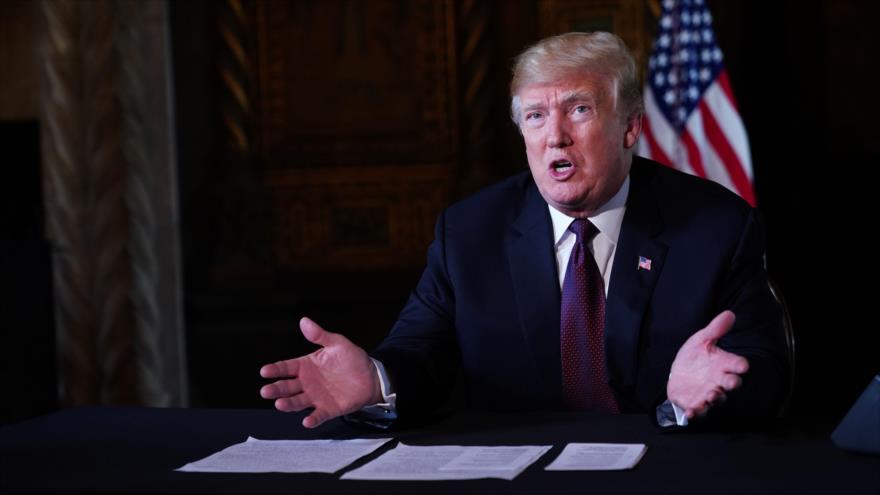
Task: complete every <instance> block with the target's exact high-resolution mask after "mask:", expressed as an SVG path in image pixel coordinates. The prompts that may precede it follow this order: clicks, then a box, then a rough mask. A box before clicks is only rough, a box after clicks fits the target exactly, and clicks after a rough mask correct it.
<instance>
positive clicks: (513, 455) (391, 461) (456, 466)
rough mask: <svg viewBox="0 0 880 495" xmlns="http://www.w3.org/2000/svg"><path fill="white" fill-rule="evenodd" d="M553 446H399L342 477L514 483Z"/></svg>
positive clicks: (351, 478) (352, 478) (350, 478)
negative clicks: (481, 480) (507, 481)
mask: <svg viewBox="0 0 880 495" xmlns="http://www.w3.org/2000/svg"><path fill="white" fill-rule="evenodd" d="M550 447H551V446H550V445H520V446H503V447H487V446H478V447H465V446H461V445H439V446H430V447H421V446H412V445H405V444H402V443H401V444H399V445H398V446H397V447H396V448H394V449H392V450H389V451H388V452H385V453H384V454H382V455H381V456H379V457H378V458H376V459H373V461H371V462H369V463H367V464H365V465H363V466H361V467H359V468H357V469H355V470H353V471H349V472H347V473H345V474H343V475H342V479H344V480H345V479H349V480H472V479H480V478H501V479H505V480H512V479H513V478H515V477H516V476H517V475H519V474H520V473H521V472H523V470H525V469H526V468H527V467H529V465H531V464H532V463H533V462H535V461H536V460H538V458H539V457H541V456H542V455H544V454H545V453H546V452H547V451H548V450H550Z"/></svg>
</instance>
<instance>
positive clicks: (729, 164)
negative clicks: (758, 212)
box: [700, 101, 755, 205]
mask: <svg viewBox="0 0 880 495" xmlns="http://www.w3.org/2000/svg"><path fill="white" fill-rule="evenodd" d="M700 113H701V114H702V115H703V127H704V128H705V129H706V137H708V138H709V142H710V143H711V144H712V147H713V148H714V149H715V151H716V152H717V153H718V155H719V156H720V157H721V163H722V164H723V165H724V167H725V168H726V169H727V173H728V175H729V176H730V179H731V181H732V182H733V185H734V187H735V188H736V189H735V191H736V192H738V193H739V195H740V196H742V197H743V199H745V200H746V201H748V202H749V204H751V205H754V204H755V198H754V194H753V193H752V184H751V182H750V181H749V178H748V177H746V174H745V172H744V171H743V167H742V164H741V163H740V161H739V158H738V157H737V156H736V153H735V152H734V151H733V148H731V147H730V143H728V142H727V137H726V136H725V134H724V132H722V130H721V128H720V127H719V126H718V122H716V121H715V117H714V116H713V115H712V111H711V110H709V107H708V106H707V105H706V102H705V101H704V102H700Z"/></svg>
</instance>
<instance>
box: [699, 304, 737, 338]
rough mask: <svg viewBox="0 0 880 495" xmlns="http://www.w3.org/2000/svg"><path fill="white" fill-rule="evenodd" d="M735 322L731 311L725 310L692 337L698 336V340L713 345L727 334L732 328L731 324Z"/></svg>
mask: <svg viewBox="0 0 880 495" xmlns="http://www.w3.org/2000/svg"><path fill="white" fill-rule="evenodd" d="M735 321H736V315H734V314H733V311H730V310H725V311H722V312H721V313H719V314H718V316H716V317H715V318H713V319H712V321H711V322H709V324H708V325H706V327H705V328H703V329H702V330H700V331H699V332H697V333H695V334H694V337H697V336H699V338H700V340H703V341H708V342H711V343H713V344H714V343H715V342H716V341H717V340H718V339H720V338H721V337H723V336H724V335H725V334H726V333H727V332H729V331H730V329H731V328H733V323H734V322H735Z"/></svg>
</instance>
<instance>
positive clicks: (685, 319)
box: [373, 157, 788, 419]
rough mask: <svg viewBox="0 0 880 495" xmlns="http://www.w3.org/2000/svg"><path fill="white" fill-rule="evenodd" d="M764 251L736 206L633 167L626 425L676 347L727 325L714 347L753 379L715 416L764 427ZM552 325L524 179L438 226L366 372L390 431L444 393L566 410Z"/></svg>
mask: <svg viewBox="0 0 880 495" xmlns="http://www.w3.org/2000/svg"><path fill="white" fill-rule="evenodd" d="M763 249H764V247H763V237H762V229H761V227H760V225H759V222H758V219H757V213H756V211H755V210H754V209H752V208H751V207H750V206H749V205H748V204H746V203H745V202H744V201H742V200H741V199H740V198H739V197H737V196H736V195H734V194H733V193H731V192H729V191H727V190H726V189H724V188H723V187H721V186H719V185H717V184H714V183H711V182H709V181H705V180H702V179H698V178H695V177H692V176H689V175H686V174H683V173H680V172H676V171H673V170H671V169H668V168H666V167H663V166H662V165H659V164H657V163H655V162H651V161H649V160H646V159H642V158H639V157H636V158H634V160H633V165H632V168H631V171H630V192H629V197H628V199H627V206H626V213H625V215H624V218H623V224H622V226H621V231H620V237H619V239H618V245H617V250H616V253H615V257H614V263H613V267H612V271H611V281H610V287H609V288H608V298H607V303H606V322H605V336H606V355H607V359H606V360H607V365H608V376H609V379H610V382H611V386H612V389H613V390H614V391H615V394H616V395H617V398H618V401H619V403H620V406H621V409H622V411H623V412H639V411H643V412H648V411H653V410H654V409H655V408H656V406H657V405H658V404H660V403H662V402H663V401H664V400H665V399H666V382H667V378H668V375H669V370H670V367H671V364H672V361H673V359H674V358H675V354H676V352H677V351H678V349H679V347H681V345H682V344H683V343H684V342H685V340H686V339H687V338H688V337H689V336H690V335H691V334H693V333H694V332H696V331H697V330H699V329H701V328H703V327H704V326H705V325H707V324H708V323H709V322H710V321H711V320H712V318H713V317H714V316H716V315H717V314H718V313H719V312H721V311H722V310H724V309H731V310H733V311H734V312H735V313H736V315H737V319H736V324H735V326H734V328H733V329H732V330H731V331H730V333H729V334H728V335H726V336H725V337H724V338H723V339H722V340H721V342H720V344H721V346H722V347H723V348H725V349H727V350H729V351H731V352H735V353H737V354H740V355H742V356H745V357H746V358H747V359H748V360H749V364H750V371H749V372H748V373H747V374H746V375H745V376H744V380H743V386H742V387H741V388H740V389H739V390H737V391H735V392H733V393H731V394H730V397H729V400H728V402H727V403H726V404H725V405H724V406H723V407H722V408H721V410H722V412H721V413H713V414H721V415H725V414H734V415H737V416H740V415H764V414H772V413H773V412H774V410H775V408H776V407H777V405H778V402H779V401H780V399H781V398H782V397H783V396H784V392H785V390H786V384H787V383H788V381H787V380H788V377H787V363H786V357H785V356H786V353H785V347H784V346H785V344H784V335H783V327H782V316H781V310H780V308H779V306H778V304H777V303H776V301H775V300H774V299H773V296H772V294H771V293H770V292H769V290H768V284H767V277H766V273H765V271H764V268H763ZM639 257H644V258H647V259H649V260H651V269H650V270H647V269H644V268H642V269H640V268H639ZM559 320H560V289H559V282H558V276H557V267H556V258H555V250H554V244H553V231H552V224H551V220H550V214H549V211H548V207H547V203H546V202H545V201H544V199H543V198H542V197H541V195H540V193H539V192H538V189H537V187H536V185H535V183H534V181H533V179H532V177H531V175H530V174H529V173H528V172H524V173H521V174H518V175H516V176H513V177H511V178H509V179H506V180H504V181H503V182H500V183H498V184H496V185H494V186H491V187H489V188H487V189H485V190H483V191H481V192H479V193H478V194H476V195H474V196H472V197H470V198H468V199H465V200H463V201H461V202H459V203H457V204H454V205H453V206H451V207H449V208H448V209H447V210H446V211H445V212H444V213H443V214H442V215H441V216H440V218H439V220H438V222H437V226H436V238H435V240H434V242H433V243H432V244H431V246H430V248H429V249H428V262H427V267H426V269H425V271H424V274H423V275H422V278H421V280H420V281H419V283H418V285H417V287H416V289H415V290H414V291H413V293H412V295H411V296H410V299H409V301H408V302H407V304H406V306H405V307H404V309H403V311H402V312H401V314H400V318H399V320H398V322H397V323H396V325H395V326H394V328H393V329H392V331H391V333H390V334H389V336H388V337H387V338H386V339H385V340H384V341H383V342H382V343H381V344H380V346H379V347H378V348H377V349H376V350H375V351H374V352H373V356H374V357H376V358H378V359H379V360H381V361H382V362H383V364H384V365H385V367H386V370H387V371H388V374H389V375H390V378H391V380H392V383H393V386H394V388H395V391H396V392H397V397H398V402H397V411H398V414H399V415H400V418H401V419H405V418H407V417H408V416H410V417H415V416H418V415H421V414H425V413H429V412H431V411H434V410H436V409H437V408H439V407H440V406H441V405H442V404H443V403H444V402H445V401H446V399H447V398H448V396H449V392H450V390H451V389H452V386H453V383H454V382H455V380H456V377H461V378H463V382H462V383H463V386H464V398H465V401H466V403H467V405H468V406H470V407H473V408H479V409H490V410H510V411H514V410H524V409H563V408H564V406H563V402H562V385H561V384H562V379H561V365H560V363H561V355H560V343H559ZM724 410H726V411H727V412H726V413H725V412H724Z"/></svg>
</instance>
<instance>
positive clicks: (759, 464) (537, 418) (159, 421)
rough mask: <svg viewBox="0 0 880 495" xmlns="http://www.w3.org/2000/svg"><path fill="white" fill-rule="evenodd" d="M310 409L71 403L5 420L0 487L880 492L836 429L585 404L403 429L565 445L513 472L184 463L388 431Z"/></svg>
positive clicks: (877, 475) (872, 467)
mask: <svg viewBox="0 0 880 495" xmlns="http://www.w3.org/2000/svg"><path fill="white" fill-rule="evenodd" d="M301 418H302V414H283V413H278V412H275V411H271V410H225V409H152V408H111V407H100V408H81V409H70V410H66V411H62V412H59V413H55V414H52V415H49V416H45V417H41V418H37V419H34V420H30V421H26V422H23V423H18V424H14V425H10V426H5V427H3V428H0V493H17V492H65V493H67V492H83V493H98V492H143V493H193V492H197V493H359V494H364V493H381V494H395V493H408V494H411V493H419V494H428V493H589V494H593V493H700V494H704V493H823V494H830V493H834V494H836V493H873V494H877V493H880V458H877V457H868V456H862V455H858V454H852V453H848V452H844V451H841V450H838V449H837V448H835V447H834V445H833V444H832V443H831V442H830V440H828V438H827V435H821V434H809V433H803V432H802V431H800V430H797V429H792V428H788V427H778V428H775V429H772V430H768V431H764V432H759V433H755V432H726V433H722V432H675V433H669V432H664V431H660V430H658V429H657V428H655V427H654V426H652V425H651V424H650V422H649V421H648V419H647V417H645V416H639V415H622V416H612V417H607V416H592V415H588V414H580V413H549V414H548V413H540V414H538V413H532V414H511V415H503V414H489V413H485V414H482V413H462V414H459V415H456V416H453V417H450V418H448V419H447V420H445V421H441V422H439V423H436V424H433V425H430V426H427V427H423V428H418V429H413V430H408V431H399V432H393V433H392V435H393V436H394V437H395V438H396V439H398V440H401V441H403V442H405V443H408V444H413V445H442V444H446V445H526V444H528V445H548V444H552V445H554V447H553V449H552V450H551V451H550V452H549V453H547V454H545V455H544V456H543V457H541V458H540V459H539V460H538V461H537V462H536V463H535V464H533V465H532V466H530V467H529V468H528V469H526V471H524V472H523V473H522V474H521V475H520V476H519V477H517V478H516V479H515V480H513V481H504V480H491V479H490V480H474V481H423V482H409V481H406V482H401V481H387V482H386V481H382V482H379V481H349V480H340V479H339V476H340V475H341V472H339V473H335V474H277V473H270V474H215V473H180V472H175V471H173V470H174V469H175V468H177V467H180V466H182V465H183V464H185V463H187V462H191V461H194V460H196V459H200V458H202V457H205V456H207V455H209V454H212V453H214V452H216V451H218V450H220V449H222V448H225V447H227V446H229V445H231V444H234V443H238V442H241V441H244V440H245V438H246V437H247V436H248V435H250V436H253V437H256V438H260V439H312V438H355V437H370V436H377V437H378V436H388V434H381V433H380V434H377V433H370V432H367V431H365V430H361V429H357V428H355V427H353V426H351V425H349V424H346V423H343V422H341V421H338V420H335V421H332V422H329V423H327V424H326V425H323V426H322V427H320V428H318V429H316V430H306V429H304V428H302V427H301V426H300V419H301ZM568 442H637V443H645V444H647V445H648V451H647V453H646V454H645V456H644V457H643V458H642V460H641V462H640V463H639V465H638V466H636V468H635V469H633V470H630V471H609V472H584V471H581V472H552V471H544V470H543V468H544V466H546V465H547V464H549V463H550V462H551V461H552V460H553V459H555V458H556V456H557V455H558V454H559V452H560V451H561V450H562V447H563V446H564V445H565V444H566V443H568ZM393 445H394V442H390V443H389V444H386V445H385V446H383V447H382V448H381V449H379V450H378V451H377V452H375V453H373V454H372V455H370V456H368V457H366V458H364V459H361V460H360V461H358V462H357V463H356V464H354V466H359V465H361V464H363V463H365V462H367V461H368V460H370V459H373V458H375V457H376V456H378V455H380V454H381V453H382V452H384V451H386V450H388V449H390V448H392V447H393ZM347 469H351V468H346V470H347ZM344 471H345V470H343V472H344Z"/></svg>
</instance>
